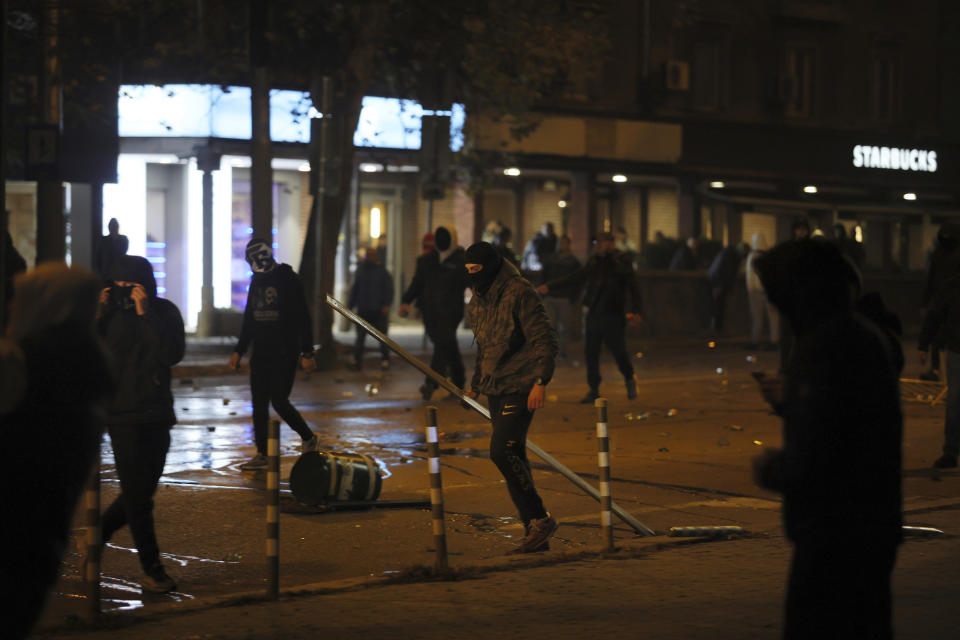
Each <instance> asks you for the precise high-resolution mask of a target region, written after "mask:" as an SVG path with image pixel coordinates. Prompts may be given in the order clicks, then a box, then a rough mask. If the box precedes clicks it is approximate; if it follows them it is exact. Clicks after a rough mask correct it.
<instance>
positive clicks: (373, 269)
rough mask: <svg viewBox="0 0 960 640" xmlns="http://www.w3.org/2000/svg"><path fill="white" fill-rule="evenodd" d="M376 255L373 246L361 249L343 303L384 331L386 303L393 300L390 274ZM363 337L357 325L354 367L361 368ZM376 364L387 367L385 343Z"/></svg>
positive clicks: (381, 331) (388, 303)
mask: <svg viewBox="0 0 960 640" xmlns="http://www.w3.org/2000/svg"><path fill="white" fill-rule="evenodd" d="M377 258H378V256H377V250H376V249H374V248H372V247H368V248H367V249H366V250H365V251H364V254H363V262H361V263H360V265H359V266H358V267H357V273H356V276H355V277H354V281H353V287H351V289H350V299H349V301H348V305H347V306H349V307H350V308H351V309H356V310H357V315H359V316H360V317H361V318H363V319H364V320H366V321H367V322H369V323H370V324H371V325H373V327H374V328H375V329H377V330H378V331H380V333H382V334H384V335H386V333H387V321H388V318H389V316H390V303H391V302H393V277H392V276H391V275H390V272H389V271H387V269H386V267H384V266H383V265H382V264H380V262H379V261H378V260H377ZM366 337H367V332H366V330H365V329H363V328H362V327H360V326H359V325H358V326H357V340H356V342H355V343H354V348H353V360H354V363H355V365H356V368H357V371H360V370H361V369H363V343H364V342H365V341H366ZM380 368H382V369H389V368H390V349H389V348H388V347H387V345H385V344H381V345H380Z"/></svg>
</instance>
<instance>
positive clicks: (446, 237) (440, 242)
mask: <svg viewBox="0 0 960 640" xmlns="http://www.w3.org/2000/svg"><path fill="white" fill-rule="evenodd" d="M452 240H453V237H452V236H451V235H450V231H449V230H448V229H447V228H446V227H437V232H436V233H435V234H433V244H434V246H436V247H437V251H439V252H440V253H443V252H444V251H446V250H447V249H449V248H450V242H451V241H452Z"/></svg>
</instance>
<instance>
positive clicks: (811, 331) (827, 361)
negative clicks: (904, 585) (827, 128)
mask: <svg viewBox="0 0 960 640" xmlns="http://www.w3.org/2000/svg"><path fill="white" fill-rule="evenodd" d="M756 268H757V272H758V274H759V275H760V279H761V281H762V282H763V285H764V288H765V290H766V292H767V297H768V299H769V300H770V302H771V303H772V304H773V305H774V306H776V307H777V309H778V310H779V311H780V313H781V314H782V315H783V316H784V317H786V318H789V320H790V324H791V326H792V327H793V329H794V331H795V337H796V348H795V351H794V355H793V358H792V359H791V360H790V362H789V363H788V364H787V367H786V369H785V371H784V373H783V376H782V378H781V376H769V377H766V376H763V377H761V391H762V392H763V394H764V397H765V398H766V399H767V400H768V401H769V402H770V403H771V405H772V406H773V408H774V410H775V411H776V412H777V413H778V414H779V415H780V416H781V417H782V419H783V449H782V450H769V451H767V452H766V453H765V454H764V455H763V456H761V457H759V458H758V459H757V460H756V461H755V464H754V469H755V474H756V478H757V481H758V483H759V484H760V485H761V486H763V487H765V488H768V489H771V490H774V491H777V492H779V493H782V494H783V518H784V525H785V529H786V533H787V537H788V538H789V539H790V541H791V542H792V543H793V547H794V549H793V557H792V560H791V566H790V575H789V582H788V587H787V599H786V608H785V620H784V638H787V639H788V640H793V639H795V638H804V639H806V638H891V637H892V635H893V634H892V626H891V592H890V577H891V573H892V571H893V567H894V563H895V560H896V555H897V548H898V546H899V544H900V542H901V539H902V523H903V522H902V521H903V518H902V492H901V467H902V445H901V441H902V430H903V416H902V412H901V407H900V393H899V387H898V378H899V375H900V370H901V367H902V365H903V353H902V351H901V349H900V345H899V343H898V341H897V340H896V339H895V338H894V332H893V331H891V330H890V329H891V326H892V325H888V326H884V327H880V326H878V325H876V324H875V323H874V322H872V321H871V320H869V319H867V318H866V317H865V316H863V315H861V314H859V313H857V312H855V311H854V300H855V299H856V296H857V291H858V288H859V282H858V278H859V274H857V272H856V269H855V267H854V266H853V265H852V264H850V263H849V262H848V261H847V260H846V259H844V258H843V256H842V255H841V253H840V251H839V250H838V249H837V247H836V246H835V245H833V244H831V243H829V242H822V241H809V240H807V241H803V242H789V243H785V244H782V245H780V246H777V247H775V248H774V249H772V250H770V251H769V252H768V253H767V254H766V255H764V256H762V257H760V258H759V259H758V260H757V266H756ZM867 306H870V305H867ZM881 315H882V314H881Z"/></svg>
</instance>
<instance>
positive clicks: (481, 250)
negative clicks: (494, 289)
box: [464, 242, 503, 295]
mask: <svg viewBox="0 0 960 640" xmlns="http://www.w3.org/2000/svg"><path fill="white" fill-rule="evenodd" d="M464 264H482V265H483V269H480V271H478V272H477V273H468V274H467V281H468V282H469V283H470V287H471V288H473V290H474V291H476V292H477V293H479V294H480V295H483V294H485V293H486V292H487V289H489V288H490V285H491V284H493V281H494V279H496V277H497V274H498V273H500V267H501V266H502V265H503V256H502V255H500V252H499V251H497V250H496V249H495V248H494V246H493V245H492V244H490V243H489V242H478V243H476V244H474V245H471V246H470V248H469V249H467V253H466V256H465V260H464Z"/></svg>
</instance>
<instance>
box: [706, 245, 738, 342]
mask: <svg viewBox="0 0 960 640" xmlns="http://www.w3.org/2000/svg"><path fill="white" fill-rule="evenodd" d="M746 254H747V245H746V243H743V242H739V243H737V244H736V246H732V247H724V248H723V249H721V250H720V251H719V252H718V253H717V255H716V256H715V257H714V258H713V262H711V263H710V268H709V269H707V283H708V284H709V285H710V300H711V303H712V305H711V316H710V330H711V331H713V332H715V333H717V334H718V335H722V334H723V330H724V326H725V323H724V315H725V313H726V310H727V298H729V297H730V292H731V291H732V290H733V285H734V283H736V281H737V276H738V275H739V273H740V262H741V261H742V260H743V257H744V256H745V255H746Z"/></svg>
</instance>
